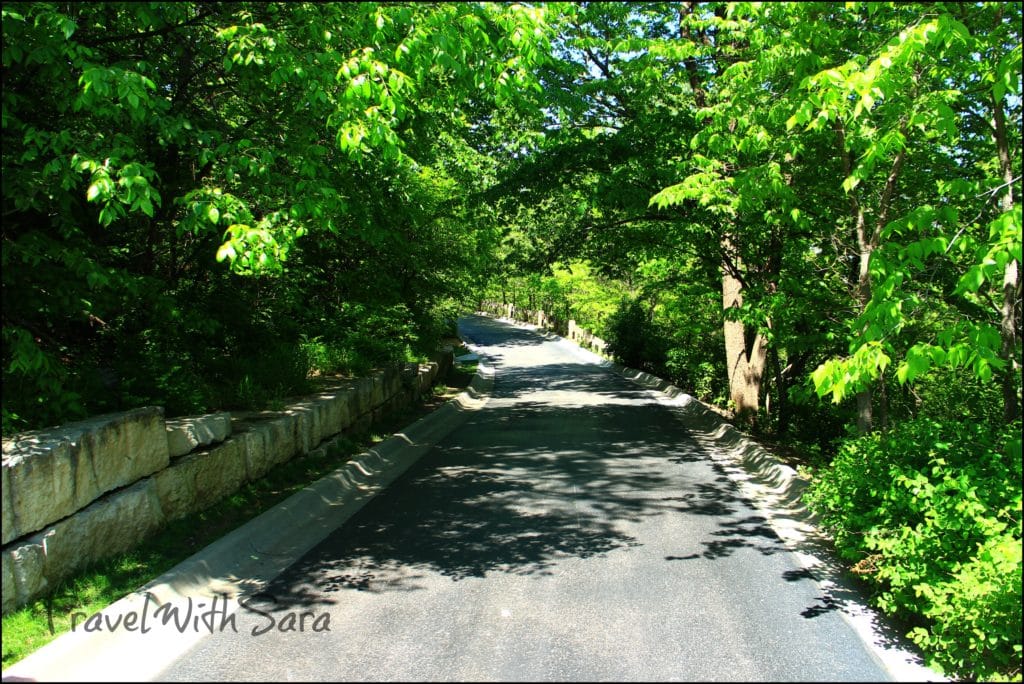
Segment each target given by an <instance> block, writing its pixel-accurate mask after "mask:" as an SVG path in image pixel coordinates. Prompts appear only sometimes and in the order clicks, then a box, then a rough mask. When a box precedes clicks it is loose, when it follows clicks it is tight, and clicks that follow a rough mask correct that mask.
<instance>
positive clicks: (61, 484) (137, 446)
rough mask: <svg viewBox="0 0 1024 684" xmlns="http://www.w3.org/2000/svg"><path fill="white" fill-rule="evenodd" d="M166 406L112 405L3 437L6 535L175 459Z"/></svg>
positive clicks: (32, 528) (61, 514) (30, 528)
mask: <svg viewBox="0 0 1024 684" xmlns="http://www.w3.org/2000/svg"><path fill="white" fill-rule="evenodd" d="M169 458H170V457H169V452H168V449H167V434H166V431H165V429H164V420H163V409H162V408H161V407H158V406H151V407H146V408H139V409H134V410H132V411H125V412H122V413H112V414H107V415H103V416H97V417H95V418H90V419H89V420H83V421H79V422H76V423H69V424H67V425H63V426H60V427H56V428H48V429H45V430H36V431H33V432H25V433H21V434H18V435H14V436H12V437H10V438H4V440H3V489H4V494H3V508H4V511H3V543H4V544H7V543H8V542H10V541H12V540H14V539H17V538H19V537H22V536H24V535H26V534H30V533H32V532H36V531H38V530H41V529H43V528H44V527H46V526H47V525H49V524H51V523H54V522H56V521H58V520H60V519H62V518H65V517H67V516H68V515H71V514H72V513H74V512H75V511H77V510H80V509H82V508H84V507H85V506H88V505H89V504H90V503H91V502H92V501H94V500H96V499H97V498H99V497H100V496H101V495H102V494H104V493H105V492H109V491H111V490H113V489H116V488H118V487H123V486H124V485H127V484H131V483H132V482H135V481H136V480H139V479H140V478H143V477H146V476H148V475H151V474H152V473H155V472H157V471H158V470H160V469H162V468H164V467H166V466H167V463H168V461H169Z"/></svg>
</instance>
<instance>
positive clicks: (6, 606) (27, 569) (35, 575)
mask: <svg viewBox="0 0 1024 684" xmlns="http://www.w3.org/2000/svg"><path fill="white" fill-rule="evenodd" d="M45 561H46V557H45V554H44V550H43V545H42V544H41V543H38V542H37V543H21V544H16V545H12V547H11V548H7V549H4V551H3V583H4V585H3V612H4V614H5V615H6V614H7V613H9V612H11V611H12V610H17V609H18V608H21V607H22V606H25V605H26V604H28V603H29V602H30V601H31V600H32V599H34V598H36V597H37V596H41V595H42V594H43V593H44V592H45V591H46V590H47V588H48V587H49V582H47V581H46V576H45V572H44V570H45Z"/></svg>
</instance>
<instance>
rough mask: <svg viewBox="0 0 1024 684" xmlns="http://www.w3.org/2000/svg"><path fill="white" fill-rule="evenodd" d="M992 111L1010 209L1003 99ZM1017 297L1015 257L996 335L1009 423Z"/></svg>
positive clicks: (1015, 406)
mask: <svg viewBox="0 0 1024 684" xmlns="http://www.w3.org/2000/svg"><path fill="white" fill-rule="evenodd" d="M992 115H993V116H992V118H993V119H994V124H995V135H996V149H997V151H998V154H999V170H1000V171H1001V172H1002V177H1003V184H1004V186H1003V187H1004V192H1003V196H1002V197H1001V198H1000V200H999V208H1000V209H1001V210H1002V211H1003V212H1004V213H1005V212H1007V211H1011V210H1012V209H1013V165H1012V164H1011V163H1010V146H1009V142H1008V140H1007V136H1006V115H1005V113H1004V112H1003V103H1002V102H1000V101H998V100H996V99H994V98H993V100H992ZM1019 297H1020V277H1019V265H1018V264H1017V260H1016V259H1011V260H1010V262H1009V263H1008V264H1006V269H1005V271H1004V272H1003V306H1002V309H1001V311H1000V314H1001V316H1000V321H999V335H1000V337H1001V338H1002V340H1001V341H1002V345H1001V347H1000V350H999V356H1000V358H1002V359H1003V361H1005V362H1006V368H1005V369H1004V370H1003V418H1004V419H1005V420H1006V422H1008V423H1009V422H1011V421H1014V420H1016V419H1017V418H1019V417H1020V403H1019V401H1018V399H1017V385H1018V383H1019V381H1020V366H1019V365H1018V364H1017V299H1018V298H1019Z"/></svg>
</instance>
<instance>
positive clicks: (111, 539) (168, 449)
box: [2, 352, 452, 614]
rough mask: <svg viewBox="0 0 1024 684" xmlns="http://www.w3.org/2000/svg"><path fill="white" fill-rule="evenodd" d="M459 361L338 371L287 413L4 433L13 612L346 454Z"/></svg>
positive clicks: (92, 423) (8, 587)
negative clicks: (107, 561) (282, 478)
mask: <svg viewBox="0 0 1024 684" xmlns="http://www.w3.org/2000/svg"><path fill="white" fill-rule="evenodd" d="M451 363H452V355H451V352H447V353H445V354H440V355H438V356H437V357H436V360H434V361H431V362H430V363H428V364H405V365H403V366H401V367H395V368H390V369H386V370H382V371H377V372H375V373H373V374H372V375H370V376H368V377H364V378H359V379H356V380H351V381H339V382H337V383H335V385H333V386H330V387H329V388H327V389H324V390H322V391H320V392H319V393H317V394H314V395H311V396H308V397H304V398H302V399H301V400H299V401H296V402H295V403H292V404H289V405H288V406H286V407H285V408H284V409H282V410H280V411H261V412H250V413H236V414H228V413H216V414H210V415H207V416H195V417H190V418H178V419H174V420H164V416H163V409H162V408H161V407H146V408H140V409H135V410H132V411H126V412H123V413H116V414H108V415H104V416H97V417H95V418H90V419H89V420H85V421H81V422H77V423H73V424H69V425H64V426H61V427H57V428H50V429H47V430H37V431H34V432H26V433H21V434H18V435H14V436H12V437H10V438H4V440H3V569H2V571H3V594H2V596H3V612H4V614H6V613H8V612H10V611H11V610H15V609H17V608H19V607H21V606H24V605H26V604H28V603H29V602H31V601H32V600H34V599H36V598H38V597H40V596H42V595H44V594H45V593H46V592H47V591H48V590H49V589H50V588H51V587H54V586H56V585H57V584H58V583H59V582H60V581H61V580H63V579H65V578H66V577H69V576H70V575H71V574H73V573H74V572H75V571H76V570H78V569H80V568H82V567H84V566H86V565H88V564H90V563H94V562H96V561H99V560H102V559H104V558H109V557H110V556H113V555H116V554H118V553H123V552H125V551H128V550H130V549H131V548H133V547H134V546H136V545H138V544H139V543H140V542H142V541H143V540H144V539H146V538H147V537H148V536H150V535H151V534H153V533H154V532H155V531H157V530H158V529H160V528H161V527H162V526H163V525H164V524H166V523H167V522H170V521H172V520H176V519H179V518H182V517H185V516H187V515H189V514H190V513H194V512H197V511H201V510H203V509H205V508H208V507H209V506H211V505H213V504H214V503H216V502H217V501H219V500H220V499H222V498H224V497H225V496H228V495H230V494H232V493H233V492H235V491H236V490H238V489H239V488H240V487H241V486H242V485H244V484H245V483H246V482H249V481H252V480H255V479H258V478H260V477H262V476H263V475H265V474H266V473H267V472H268V471H270V470H271V469H272V468H273V467H275V466H277V465H279V464H282V463H285V462H287V461H289V460H291V459H292V458H295V457H296V456H301V455H306V454H310V453H313V452H317V451H320V452H322V453H327V454H331V453H333V452H337V453H340V449H341V446H342V437H343V436H345V435H348V434H353V433H359V432H364V431H365V430H367V429H368V428H369V427H370V426H371V425H372V424H373V423H374V422H376V421H378V420H379V419H381V418H382V417H384V416H385V415H387V414H388V413H390V412H391V411H393V410H395V409H398V408H401V407H403V406H406V405H408V404H410V403H412V402H413V401H415V400H416V399H418V398H419V397H420V396H422V395H423V394H426V393H427V392H429V391H430V388H431V387H432V386H433V383H434V381H435V379H437V378H439V377H443V376H444V374H445V373H447V371H448V368H449V367H450V366H451Z"/></svg>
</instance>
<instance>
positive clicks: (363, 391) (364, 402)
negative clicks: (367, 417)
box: [356, 378, 373, 415]
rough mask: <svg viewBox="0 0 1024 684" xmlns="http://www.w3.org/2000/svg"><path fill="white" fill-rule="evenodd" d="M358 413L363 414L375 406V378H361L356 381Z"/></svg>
mask: <svg viewBox="0 0 1024 684" xmlns="http://www.w3.org/2000/svg"><path fill="white" fill-rule="evenodd" d="M356 393H357V396H358V399H357V404H358V406H359V410H358V413H357V415H362V414H364V413H366V412H367V411H369V410H370V409H372V408H373V378H359V379H358V380H357V381H356Z"/></svg>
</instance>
